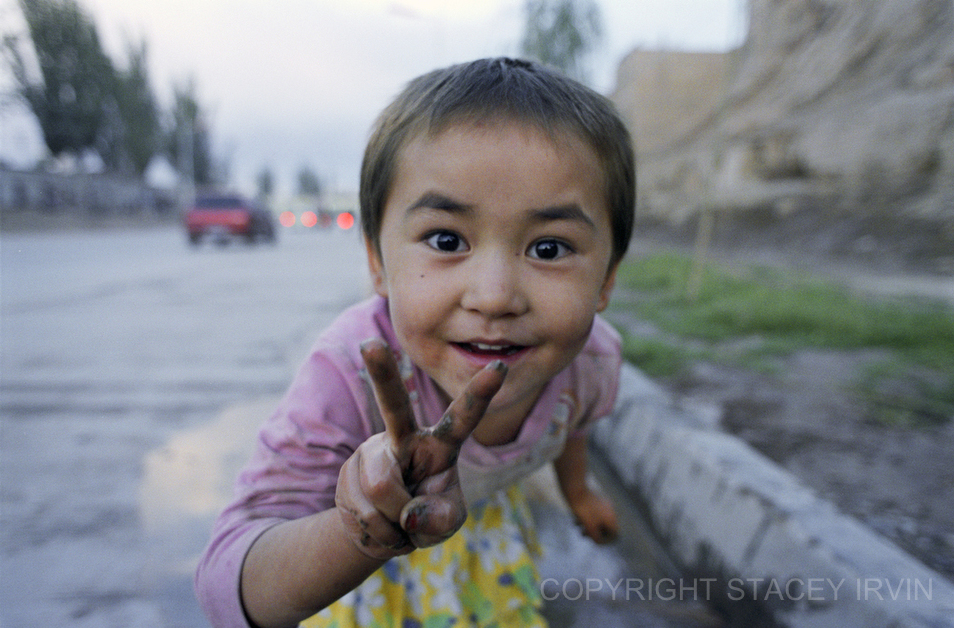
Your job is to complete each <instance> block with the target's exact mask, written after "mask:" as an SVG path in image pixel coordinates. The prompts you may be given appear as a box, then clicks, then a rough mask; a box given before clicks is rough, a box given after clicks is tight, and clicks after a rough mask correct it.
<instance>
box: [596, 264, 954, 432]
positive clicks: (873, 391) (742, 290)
mask: <svg viewBox="0 0 954 628" xmlns="http://www.w3.org/2000/svg"><path fill="white" fill-rule="evenodd" d="M691 269H692V259H691V258H690V257H689V256H687V255H681V254H675V253H665V254H658V255H653V256H650V257H646V258H644V259H639V260H627V261H626V262H624V263H623V264H622V265H621V266H620V269H619V272H618V275H617V286H618V287H619V288H620V290H618V291H617V293H616V297H615V298H616V305H615V306H614V307H617V308H620V307H624V308H626V309H628V310H630V311H631V312H633V313H635V314H636V316H637V317H638V318H640V319H643V320H646V321H649V322H651V323H653V324H654V326H655V327H656V328H657V329H659V330H660V334H658V335H657V336H655V337H653V338H634V337H632V336H630V335H627V334H625V333H624V340H625V342H624V352H625V355H626V358H627V359H628V360H630V361H632V362H633V363H634V364H636V365H637V366H640V368H643V369H644V370H646V371H647V373H649V374H651V375H654V374H655V375H673V374H675V373H677V372H679V371H680V370H681V369H684V368H685V367H686V366H687V365H688V364H689V363H691V361H692V360H694V359H698V358H699V357H700V356H701V355H703V354H704V355H705V356H706V359H715V360H719V361H722V362H731V363H734V364H738V365H742V366H745V367H747V368H753V369H758V368H763V369H764V368H765V365H766V364H767V362H766V359H767V358H771V357H772V356H783V355H787V354H789V353H792V352H794V351H797V350H800V349H808V348H817V349H831V350H861V349H880V350H885V351H887V352H889V353H890V354H891V355H893V356H895V360H894V361H892V363H894V362H895V361H896V362H897V363H896V364H895V365H894V366H893V367H892V368H893V369H894V371H893V372H892V373H891V374H890V377H889V376H888V371H887V370H886V369H881V370H875V371H871V372H869V373H866V374H863V376H862V377H861V380H860V381H859V384H858V386H857V391H858V392H859V393H861V394H863V395H864V397H865V398H866V399H867V400H868V401H869V402H870V403H871V404H872V405H873V406H877V407H884V408H897V407H901V408H902V414H903V412H905V411H907V409H908V408H915V410H914V412H915V414H916V415H917V416H924V417H932V418H931V420H930V422H932V423H933V422H936V420H937V417H950V416H951V415H954V309H952V308H951V307H949V306H946V305H944V304H941V303H934V302H926V301H924V300H919V299H877V300H876V299H869V298H863V297H861V296H858V295H856V294H854V293H852V292H851V291H849V290H848V289H846V288H844V287H842V286H840V285H837V284H834V283H830V282H824V281H818V280H815V279H808V278H805V277H803V276H799V275H795V274H792V273H785V272H782V271H779V270H775V269H769V268H764V267H746V268H739V269H736V268H734V267H733V268H731V269H729V268H726V267H720V266H718V265H715V264H711V263H710V264H708V265H707V266H706V267H705V269H704V272H703V274H702V283H701V286H700V289H699V291H698V293H697V296H696V298H695V299H689V298H688V297H687V282H688V278H689V274H690V272H691ZM700 346H701V347H702V348H700ZM733 347H734V348H733ZM740 347H741V349H740ZM914 371H920V372H926V373H930V376H929V377H927V378H926V379H924V378H922V380H923V381H922V380H917V381H920V384H915V383H911V384H909V385H907V386H906V387H905V386H902V387H901V388H905V390H906V391H907V392H906V393H905V394H904V395H894V396H890V397H889V396H885V395H883V394H881V393H879V391H880V390H883V389H884V385H883V384H884V383H885V382H886V381H889V380H890V381H892V382H897V381H898V380H899V378H900V379H904V377H902V376H900V375H899V374H898V373H899V372H905V373H913V372H914ZM911 381H912V382H914V381H915V380H911ZM895 388H897V386H895ZM915 400H921V401H917V402H915ZM892 412H893V411H892ZM895 414H897V413H896V412H895ZM885 422H888V423H891V422H893V420H886V421H885Z"/></svg>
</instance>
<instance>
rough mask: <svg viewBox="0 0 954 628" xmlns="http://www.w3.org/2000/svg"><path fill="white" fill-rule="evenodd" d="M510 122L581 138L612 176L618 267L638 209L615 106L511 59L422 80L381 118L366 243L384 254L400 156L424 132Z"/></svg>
mask: <svg viewBox="0 0 954 628" xmlns="http://www.w3.org/2000/svg"><path fill="white" fill-rule="evenodd" d="M494 118H503V119H508V120H513V121H516V122H520V123H526V124H530V125H533V126H535V127H537V128H539V129H541V130H543V131H546V132H547V133H550V134H556V133H570V134H573V135H575V136H578V137H579V138H580V139H582V140H583V141H584V142H585V143H586V144H587V145H588V146H590V147H591V148H592V149H593V151H594V152H595V153H596V155H597V157H598V159H599V160H600V164H601V166H602V169H603V171H604V172H605V174H606V181H605V186H606V199H607V205H608V207H609V210H610V219H611V225H612V230H613V252H612V263H614V264H615V263H616V262H618V261H619V260H620V259H622V257H623V255H624V254H625V253H626V248H627V246H628V245H629V240H630V237H631V235H632V231H633V219H634V213H635V206H636V160H635V157H634V155H633V148H632V142H631V141H630V136H629V132H628V131H627V130H626V126H625V125H624V124H623V122H622V120H620V117H619V115H618V114H617V113H616V109H615V107H614V106H613V104H612V103H611V102H610V101H609V100H608V99H607V98H605V97H604V96H601V95H600V94H598V93H596V92H595V91H593V90H592V89H590V88H588V87H586V86H584V85H582V84H580V83H578V82H576V81H574V80H572V79H569V78H567V77H566V76H564V75H562V74H560V73H558V72H556V71H554V70H552V69H550V68H547V67H545V66H543V65H540V64H538V63H534V62H531V61H524V60H518V59H509V58H505V57H501V58H496V59H480V60H478V61H472V62H469V63H462V64H459V65H453V66H451V67H448V68H444V69H441V70H435V71H433V72H429V73H427V74H424V75H423V76H420V77H418V78H416V79H414V80H412V81H411V82H410V83H408V85H407V87H406V88H405V89H404V91H402V92H401V93H400V94H399V95H398V96H397V98H396V99H395V100H394V102H392V103H391V104H390V105H389V106H388V107H386V108H385V109H384V111H383V112H382V113H381V115H380V116H379V117H378V120H377V122H376V123H375V125H374V128H373V130H372V133H371V138H370V139H369V141H368V145H367V148H366V149H365V153H364V160H363V162H362V164H361V184H360V192H359V199H360V205H361V223H362V229H363V230H364V235H365V237H366V238H367V239H368V240H369V241H370V242H371V243H372V244H373V245H374V247H375V248H376V249H377V250H378V252H380V232H381V222H382V219H383V214H384V207H385V205H386V203H387V200H388V195H389V193H390V191H391V185H392V179H393V177H394V171H395V168H396V165H397V159H398V156H399V153H400V151H401V150H402V149H403V148H404V147H405V145H406V144H407V143H408V142H409V141H410V140H411V139H412V138H414V137H416V136H417V135H419V134H422V133H428V134H431V135H436V134H438V133H440V132H441V131H442V130H444V129H446V128H447V127H448V126H449V125H451V124H454V123H459V122H471V121H472V122H480V121H485V120H488V119H494Z"/></svg>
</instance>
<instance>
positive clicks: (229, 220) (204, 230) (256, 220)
mask: <svg viewBox="0 0 954 628" xmlns="http://www.w3.org/2000/svg"><path fill="white" fill-rule="evenodd" d="M185 225H186V229H187V230H188V232H189V242H190V243H191V244H193V245H198V244H199V243H201V242H202V240H203V239H210V240H212V241H214V242H217V243H219V244H226V243H228V242H229V241H230V240H232V239H234V238H244V239H245V241H246V242H249V243H251V242H255V241H256V240H259V239H261V240H265V241H266V242H273V241H274V240H275V225H274V221H273V220H272V215H271V213H270V212H269V211H268V210H266V209H264V208H262V207H259V206H257V205H255V204H253V203H251V202H249V201H247V200H246V199H244V198H242V197H241V196H237V195H234V194H215V195H211V194H210V195H200V196H198V197H196V199H195V203H193V205H192V207H191V208H190V209H189V211H188V212H186V215H185Z"/></svg>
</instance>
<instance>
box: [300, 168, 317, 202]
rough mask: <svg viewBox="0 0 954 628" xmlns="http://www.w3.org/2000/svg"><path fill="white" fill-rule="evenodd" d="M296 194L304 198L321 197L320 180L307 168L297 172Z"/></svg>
mask: <svg viewBox="0 0 954 628" xmlns="http://www.w3.org/2000/svg"><path fill="white" fill-rule="evenodd" d="M298 193H299V194H303V195H306V196H320V195H321V179H319V178H318V175H316V174H315V173H314V171H313V170H311V169H310V168H308V167H307V166H302V168H301V170H299V171H298Z"/></svg>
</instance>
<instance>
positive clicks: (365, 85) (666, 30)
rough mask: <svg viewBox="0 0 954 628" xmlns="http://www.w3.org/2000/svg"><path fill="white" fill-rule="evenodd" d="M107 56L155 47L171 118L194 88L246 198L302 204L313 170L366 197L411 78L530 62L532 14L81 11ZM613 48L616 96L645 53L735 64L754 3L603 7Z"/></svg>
mask: <svg viewBox="0 0 954 628" xmlns="http://www.w3.org/2000/svg"><path fill="white" fill-rule="evenodd" d="M79 3H80V5H81V6H83V7H85V8H86V9H87V10H88V11H89V13H90V14H91V15H92V17H93V20H94V21H95V23H96V25H97V28H98V30H99V33H100V37H101V38H102V39H103V45H104V47H105V48H106V51H107V53H108V54H109V55H110V56H111V57H112V58H113V59H114V60H116V61H119V60H123V59H125V58H126V54H125V42H127V41H129V40H136V41H138V40H140V39H145V41H146V42H147V43H148V45H149V51H148V55H149V56H148V60H149V66H150V72H151V81H152V84H153V87H154V89H155V90H156V92H157V96H158V97H159V99H160V101H161V105H162V106H163V107H168V105H169V101H170V94H171V86H172V85H173V84H174V83H182V82H183V81H185V80H187V79H188V78H190V77H191V78H194V80H195V83H196V86H197V89H198V95H199V102H200V104H201V105H202V106H204V107H205V109H206V110H207V112H208V113H209V117H210V122H211V127H212V132H213V141H214V148H215V150H216V152H217V153H219V154H221V155H225V156H226V157H227V158H228V162H229V163H230V164H231V165H230V171H231V181H232V183H233V185H234V186H235V187H238V188H239V189H242V190H244V191H247V192H254V190H255V179H256V175H257V174H258V172H260V171H261V170H262V169H263V168H264V167H268V168H270V169H271V170H272V171H273V173H274V174H275V177H276V180H277V184H278V187H279V192H292V191H293V187H294V181H295V180H296V177H297V173H298V171H299V170H300V168H301V167H302V166H307V167H308V168H310V169H312V170H313V171H315V172H316V173H317V174H318V175H319V176H320V177H321V178H322V179H323V180H324V181H325V182H326V184H327V185H328V186H329V187H333V188H337V189H339V190H353V189H355V188H356V187H357V171H358V164H359V162H360V156H361V152H362V151H363V149H364V141H365V139H366V137H367V132H368V129H369V127H370V125H371V123H372V121H373V120H374V117H375V116H376V114H377V113H378V111H380V109H381V108H382V107H383V106H384V105H385V104H387V102H388V101H389V100H390V99H391V98H392V97H393V96H394V95H395V94H396V93H397V91H398V90H400V89H401V87H402V86H403V85H404V84H405V83H406V82H407V81H408V80H410V79H411V78H413V77H415V76H417V75H419V74H421V73H423V72H426V71H428V70H431V69H433V68H436V67H442V66H446V65H448V64H451V63H457V62H460V61H466V60H470V59H474V58H478V57H485V56H496V55H502V54H509V55H516V54H517V53H518V47H519V44H518V42H519V40H520V34H521V32H522V27H523V9H522V8H523V0H79ZM598 4H599V5H600V8H601V11H602V16H603V25H604V31H605V33H604V40H603V45H602V47H601V49H600V50H599V52H598V54H596V55H594V57H593V59H592V60H591V64H592V71H591V75H592V81H591V82H592V84H593V86H594V87H595V88H596V89H598V90H599V91H601V92H603V93H609V92H610V91H611V90H612V88H613V86H614V82H615V72H616V67H617V65H618V64H619V61H620V59H622V57H623V56H625V55H626V54H627V53H628V52H630V51H631V50H633V49H634V48H637V47H641V48H657V47H669V48H678V49H685V50H704V51H712V50H725V49H727V48H730V47H732V46H735V45H738V44H739V43H740V42H741V39H742V38H743V37H744V31H745V19H744V17H743V16H742V14H741V13H742V6H744V4H745V2H744V0H598ZM0 20H2V21H0V30H2V31H3V34H4V35H5V34H7V33H10V32H23V29H24V26H23V20H22V16H21V14H20V12H19V8H18V5H17V2H16V0H0ZM3 70H4V71H3V72H0V158H2V159H5V160H6V161H7V162H8V163H11V164H13V165H15V166H19V167H27V166H29V165H30V164H32V163H34V162H35V160H36V159H37V158H38V157H39V156H41V155H42V150H43V149H42V141H41V140H40V139H39V135H38V133H39V132H38V130H37V129H36V124H35V122H34V121H33V120H32V119H31V117H30V116H29V115H24V113H23V111H22V107H19V106H17V105H16V104H14V103H13V102H12V99H11V98H10V97H9V88H10V82H9V76H8V72H7V71H6V70H7V69H6V68H3Z"/></svg>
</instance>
